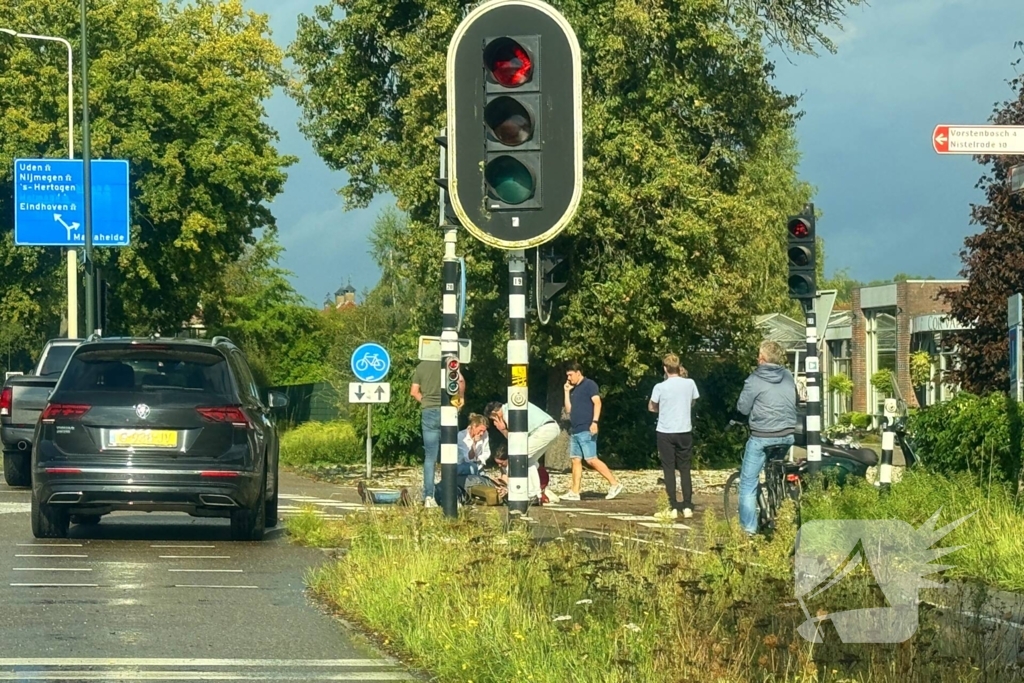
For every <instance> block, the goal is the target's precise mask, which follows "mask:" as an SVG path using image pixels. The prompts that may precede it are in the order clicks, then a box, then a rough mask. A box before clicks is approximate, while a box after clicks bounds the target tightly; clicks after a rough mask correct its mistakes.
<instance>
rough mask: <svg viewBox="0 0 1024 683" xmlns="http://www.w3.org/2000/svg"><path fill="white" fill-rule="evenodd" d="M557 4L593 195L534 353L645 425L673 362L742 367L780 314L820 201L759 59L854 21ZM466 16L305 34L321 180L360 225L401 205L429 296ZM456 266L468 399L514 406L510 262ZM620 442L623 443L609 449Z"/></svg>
mask: <svg viewBox="0 0 1024 683" xmlns="http://www.w3.org/2000/svg"><path fill="white" fill-rule="evenodd" d="M556 4H557V5H558V7H559V9H560V10H561V11H562V12H563V13H564V14H565V15H566V17H567V19H568V20H569V22H570V24H572V26H573V27H574V29H575V31H576V33H577V35H578V37H579V40H580V43H581V48H582V55H583V90H584V95H583V100H584V119H585V120H584V157H585V161H584V164H585V171H584V173H585V177H586V180H585V186H584V191H583V198H582V202H581V205H580V210H579V212H578V214H577V217H576V219H575V220H574V221H573V223H572V224H571V225H570V226H569V227H568V228H567V230H566V233H565V234H564V235H563V236H562V237H561V238H560V239H559V247H560V248H561V249H563V250H564V251H565V253H567V254H568V255H569V260H570V266H571V276H570V286H569V288H568V289H567V290H566V291H565V292H564V293H563V294H562V295H561V297H560V301H559V302H558V305H557V310H556V311H555V312H554V317H553V321H552V324H551V325H549V326H545V327H538V326H536V325H533V326H531V335H530V336H531V339H530V341H531V347H532V349H531V353H532V357H533V358H534V359H535V361H536V362H535V365H536V370H537V371H541V372H542V373H543V372H544V371H545V369H546V368H550V367H551V366H552V365H553V364H555V363H557V362H559V361H563V360H568V359H570V358H576V359H579V360H580V361H582V362H583V363H584V364H585V365H586V366H587V367H588V369H589V371H590V372H591V373H592V374H593V375H594V376H596V377H597V378H598V379H600V380H601V382H602V384H603V385H604V386H605V387H606V388H607V390H608V392H609V394H610V397H609V413H608V415H609V418H610V419H616V418H615V417H614V416H615V415H618V416H620V418H621V419H622V420H623V421H624V424H625V423H626V422H629V423H631V424H637V423H640V424H641V425H642V424H643V422H644V420H645V419H646V418H645V417H644V416H642V415H641V416H639V417H638V415H636V414H634V413H635V411H637V410H640V411H642V410H644V409H645V407H646V402H645V400H644V399H643V398H642V397H641V396H639V392H642V391H645V389H644V388H643V386H641V385H643V384H644V381H645V378H646V379H653V376H654V374H656V373H657V369H658V367H659V360H658V359H659V357H660V355H661V354H662V353H664V352H666V351H669V350H673V351H676V352H678V353H680V354H681V355H683V356H684V357H692V356H694V355H695V354H699V353H704V352H710V353H713V354H717V355H718V356H719V357H728V356H732V355H735V354H737V353H747V352H748V351H750V348H751V342H752V340H753V338H754V330H753V320H752V317H753V315H754V314H756V313H758V312H762V311H771V310H779V309H780V308H781V307H782V305H783V303H784V300H785V299H784V297H785V280H786V278H785V260H784V259H785V257H784V243H785V234H784V230H783V229H782V227H781V226H783V225H784V224H785V218H786V216H787V215H788V214H789V213H794V212H796V211H799V210H800V208H801V207H802V206H803V203H804V202H805V201H807V200H808V198H809V197H810V194H811V188H809V187H808V186H807V185H806V184H804V183H801V182H799V181H798V180H797V178H796V173H795V167H796V164H797V161H798V154H797V152H796V145H795V142H794V139H793V132H792V131H793V122H794V119H795V116H796V114H795V113H794V105H795V98H793V97H789V96H786V95H784V94H783V93H781V92H779V91H778V90H777V89H776V88H775V87H774V86H773V85H772V84H771V78H772V72H773V69H772V65H771V64H770V63H769V62H768V61H767V60H766V58H765V53H764V48H763V47H762V46H763V44H764V43H765V41H769V42H770V41H772V40H775V41H778V42H781V43H785V44H787V45H789V46H791V47H794V48H796V49H807V48H809V46H810V45H812V44H814V43H821V42H822V40H821V39H822V37H823V35H822V34H821V31H822V29H823V27H827V25H828V24H829V23H832V22H835V21H837V20H838V18H839V15H840V13H841V11H842V10H843V9H844V8H845V7H846V6H848V5H849V4H851V3H838V4H837V3H830V2H824V1H821V2H816V1H814V0H807V1H806V2H794V1H792V0H778V1H772V0H747V1H745V2H740V3H731V2H727V1H726V0H698V1H697V2H677V1H674V0H565V1H564V2H558V3H556ZM854 4H856V3H854ZM466 7H467V4H466V3H463V2H456V1H454V0H412V1H403V2H397V1H396V0H334V1H333V2H330V3H328V4H325V5H322V6H319V7H317V8H316V11H315V13H314V14H313V16H302V17H300V18H299V30H298V35H297V38H296V41H295V43H294V44H293V45H292V47H291V49H290V54H291V56H292V57H293V58H294V60H295V62H296V64H297V65H298V66H299V67H300V70H301V80H299V81H298V82H296V83H294V84H293V86H292V88H291V92H292V95H293V96H294V97H295V99H296V100H297V101H298V103H299V104H300V105H301V107H302V110H303V112H304V121H303V124H302V127H303V130H304V132H305V133H306V135H307V136H308V137H309V138H310V140H311V141H312V143H313V145H314V148H315V149H316V150H317V152H318V153H319V154H320V156H321V157H323V159H324V160H325V162H326V163H327V164H328V166H330V167H332V168H335V169H342V170H345V171H346V172H347V173H348V174H349V180H348V183H347V184H346V186H345V187H344V188H342V190H341V192H342V194H343V196H344V197H345V198H346V200H347V202H348V203H349V204H350V205H354V206H358V205H365V204H366V203H368V201H369V200H370V199H371V198H372V197H373V196H374V195H375V194H377V193H379V192H390V193H392V194H393V195H394V196H395V197H396V199H397V203H398V207H399V209H401V210H402V211H403V212H404V213H406V214H407V215H408V219H409V226H408V230H407V231H406V232H405V234H404V235H403V237H402V241H401V242H400V243H398V244H394V245H392V248H393V250H394V252H393V253H394V254H395V256H396V258H398V259H400V261H401V263H402V264H403V267H404V268H405V270H406V271H407V272H409V273H411V275H412V279H413V281H414V282H416V283H418V284H419V285H420V286H422V287H423V288H424V291H426V292H431V293H432V292H437V291H438V290H439V288H440V282H439V277H440V255H441V238H440V233H439V231H438V229H437V228H436V222H437V218H436V212H437V187H436V185H434V184H433V183H432V182H431V179H432V178H433V177H434V176H435V175H436V174H437V147H436V144H435V143H434V141H433V137H434V135H436V134H437V132H438V131H439V129H440V127H441V126H443V125H444V123H445V93H444V83H443V80H444V79H443V77H441V76H440V75H441V74H443V73H444V69H445V65H444V60H445V53H446V50H447V46H448V43H449V40H450V37H451V35H452V33H453V32H454V29H455V27H456V26H457V24H458V22H459V20H460V19H461V17H462V16H463V12H464V10H465V8H466ZM459 251H460V253H464V254H465V257H466V261H467V275H468V281H469V291H470V295H469V300H468V306H467V320H466V325H465V328H464V330H463V335H464V336H465V335H468V336H471V337H472V339H473V343H474V347H473V352H474V365H477V364H478V363H479V366H478V371H477V374H476V375H475V377H476V386H475V389H476V390H478V391H480V394H479V395H478V398H479V400H485V399H486V398H489V397H491V396H500V395H501V394H502V393H503V391H504V385H505V379H504V373H505V365H504V362H505V348H504V342H505V337H506V334H507V332H506V330H507V322H506V320H507V312H506V301H507V279H508V277H507V269H506V265H505V260H504V254H502V253H501V252H499V251H497V250H492V249H489V248H486V247H484V246H482V245H480V244H478V243H476V242H475V241H474V240H471V239H467V238H465V237H463V238H461V239H460V244H459ZM430 301H432V302H433V304H432V305H423V306H421V307H419V308H417V309H416V310H415V311H414V312H413V315H412V316H411V319H410V324H411V325H412V326H413V327H414V328H418V329H419V330H420V331H421V332H422V333H431V332H433V333H435V334H436V331H437V330H438V329H439V328H440V315H439V306H438V305H437V304H438V303H439V297H437V296H436V295H435V296H432V297H430ZM536 377H537V374H536V372H535V374H534V380H532V381H531V386H533V387H534V389H536V390H538V392H541V393H539V396H543V393H542V392H543V391H544V389H546V388H547V385H548V382H549V381H550V382H553V383H557V385H558V386H560V384H561V383H560V382H556V380H557V376H552V377H545V375H544V374H541V375H540V377H541V379H540V380H539V381H538V380H537V379H536ZM741 379H742V377H741ZM472 391H473V389H471V392H472ZM556 393H557V392H556ZM534 400H536V401H538V402H540V403H543V402H544V401H543V399H542V398H539V397H537V398H535V399H534ZM556 402H557V401H556ZM644 415H645V414H644ZM606 422H607V421H606ZM610 427H611V426H610ZM616 431H617V433H618V434H619V435H622V436H623V437H625V435H626V432H625V431H623V430H615V429H614V428H610V429H609V430H607V432H608V433H613V432H616Z"/></svg>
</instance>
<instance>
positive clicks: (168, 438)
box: [110, 429, 178, 448]
mask: <svg viewBox="0 0 1024 683" xmlns="http://www.w3.org/2000/svg"><path fill="white" fill-rule="evenodd" d="M110 445H111V446H113V447H114V448H129V447H137V446H147V447H152V448H174V447H175V446H177V445H178V433H177V432H175V431H171V430H164V429H115V430H113V431H112V432H111V433H110Z"/></svg>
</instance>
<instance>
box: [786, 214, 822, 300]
mask: <svg viewBox="0 0 1024 683" xmlns="http://www.w3.org/2000/svg"><path fill="white" fill-rule="evenodd" d="M814 227H815V226H814V205H813V204H808V205H807V206H805V207H804V210H803V212H802V213H801V214H799V215H796V216H790V217H789V219H788V220H787V221H786V231H787V233H788V234H787V235H786V238H787V242H788V244H787V249H786V255H787V257H788V258H787V260H788V262H789V279H788V285H789V298H790V299H800V300H808V299H813V298H814V297H815V296H816V295H817V293H818V286H817V282H816V273H815V270H816V268H815V266H816V263H815V236H814Z"/></svg>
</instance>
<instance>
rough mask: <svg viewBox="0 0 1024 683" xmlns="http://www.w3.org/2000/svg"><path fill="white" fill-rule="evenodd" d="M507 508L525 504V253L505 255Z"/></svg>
mask: <svg viewBox="0 0 1024 683" xmlns="http://www.w3.org/2000/svg"><path fill="white" fill-rule="evenodd" d="M508 324H509V341H508V351H507V353H506V356H507V359H508V369H509V377H510V381H509V385H508V401H507V404H508V511H509V513H510V514H525V513H526V511H527V508H528V507H529V501H530V498H529V485H528V484H529V459H528V454H529V443H528V441H529V431H530V429H529V419H528V418H529V389H528V383H527V370H528V367H529V362H530V346H529V344H527V342H526V253H525V252H524V250H522V249H515V250H513V251H511V252H509V255H508Z"/></svg>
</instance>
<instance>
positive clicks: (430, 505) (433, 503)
mask: <svg viewBox="0 0 1024 683" xmlns="http://www.w3.org/2000/svg"><path fill="white" fill-rule="evenodd" d="M423 507H425V508H436V507H437V501H436V500H434V499H433V498H427V499H425V500H424V501H423Z"/></svg>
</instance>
